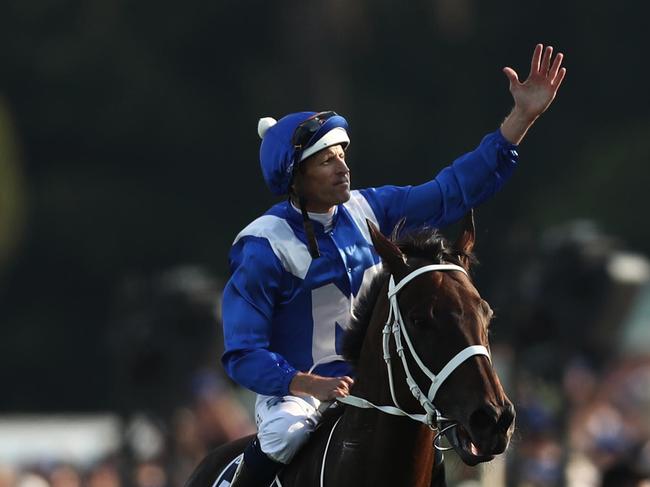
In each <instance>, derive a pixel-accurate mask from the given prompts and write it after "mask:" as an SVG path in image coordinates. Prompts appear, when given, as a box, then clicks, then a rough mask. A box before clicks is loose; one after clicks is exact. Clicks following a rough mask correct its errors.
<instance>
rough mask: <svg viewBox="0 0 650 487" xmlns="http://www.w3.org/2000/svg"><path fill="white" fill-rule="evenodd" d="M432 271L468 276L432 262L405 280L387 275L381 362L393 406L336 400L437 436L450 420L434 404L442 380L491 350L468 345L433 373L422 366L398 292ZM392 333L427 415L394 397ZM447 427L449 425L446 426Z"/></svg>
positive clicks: (456, 268)
mask: <svg viewBox="0 0 650 487" xmlns="http://www.w3.org/2000/svg"><path fill="white" fill-rule="evenodd" d="M433 271H459V272H462V273H463V274H465V275H467V271H466V270H465V269H464V268H463V267H461V266H458V265H453V264H433V265H427V266H424V267H420V268H419V269H416V270H415V271H413V272H411V273H410V274H408V275H407V276H406V277H405V278H404V279H402V280H401V281H400V282H398V283H397V284H395V279H394V278H393V276H392V275H391V276H390V281H389V284H388V299H389V302H390V311H389V313H388V319H387V320H386V325H385V326H384V329H383V351H384V362H386V367H387V370H388V382H389V384H390V394H391V397H392V399H393V403H394V406H377V405H375V404H373V403H371V402H370V401H368V400H366V399H363V398H361V397H357V396H347V397H343V398H338V399H337V401H339V402H342V403H344V404H349V405H350V406H355V407H360V408H375V409H379V410H380V411H383V412H385V413H388V414H393V415H396V416H408V417H409V418H412V419H414V420H416V421H420V422H422V423H424V424H426V425H427V426H429V427H430V428H431V429H434V430H438V431H439V433H438V435H440V434H441V433H442V431H441V429H440V428H441V425H440V423H441V422H444V421H450V419H449V418H445V417H444V416H443V415H442V414H441V413H440V411H438V409H436V407H435V406H434V404H433V401H434V399H435V397H436V393H437V392H438V389H440V386H441V385H442V383H443V382H444V381H445V379H447V377H449V375H450V374H451V373H452V372H453V371H454V370H456V368H458V366H459V365H460V364H462V363H463V362H465V360H467V359H468V358H470V357H473V356H474V355H485V356H486V357H487V358H488V360H490V361H491V358H490V353H489V352H488V350H487V348H485V347H484V346H483V345H470V346H468V347H467V348H465V349H463V350H461V351H460V352H458V353H457V354H456V355H455V356H454V357H453V358H452V359H451V360H450V361H449V362H447V365H445V366H444V367H443V368H442V370H441V371H440V372H439V373H438V374H434V373H433V372H431V370H429V368H428V367H427V366H426V365H424V363H423V362H422V360H421V359H420V357H419V356H418V354H417V352H416V351H415V348H414V347H413V343H412V342H411V338H410V337H409V334H408V331H407V330H406V326H405V325H404V319H403V318H402V313H401V312H400V309H399V304H398V303H397V293H398V292H399V291H400V290H401V289H402V288H403V287H404V286H405V285H406V284H408V283H409V282H410V281H412V280H413V279H415V278H416V277H417V276H419V275H421V274H424V273H425V272H433ZM391 334H392V335H393V337H394V339H395V347H396V350H397V354H398V355H399V356H400V358H401V359H402V364H403V366H404V371H405V373H406V383H407V385H408V387H409V390H410V391H411V394H413V396H414V397H415V398H416V399H417V400H418V402H419V403H420V404H421V405H422V407H423V408H424V410H425V413H426V414H410V413H407V412H406V411H404V410H402V408H401V407H400V405H399V403H398V402H397V398H396V395H395V388H394V386H393V372H392V367H391V353H390V346H389V345H390V336H391ZM402 335H404V338H405V340H406V345H407V346H408V349H409V351H410V353H411V355H412V356H413V359H414V360H415V362H416V363H417V365H418V367H419V368H420V370H421V371H422V372H423V373H424V374H425V375H426V376H427V377H428V378H429V379H430V380H431V386H430V387H429V389H428V392H427V394H424V393H423V392H422V389H421V388H420V386H419V385H418V384H417V383H416V382H415V380H414V379H413V376H412V375H411V371H410V370H409V366H408V362H407V361H406V354H405V353H404V346H403V344H402ZM448 427H449V426H448ZM445 429H446V428H445Z"/></svg>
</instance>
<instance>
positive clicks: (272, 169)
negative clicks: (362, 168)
mask: <svg viewBox="0 0 650 487" xmlns="http://www.w3.org/2000/svg"><path fill="white" fill-rule="evenodd" d="M552 57H553V55H552V48H550V47H547V48H546V50H543V47H542V46H541V45H538V46H537V47H536V48H535V52H534V54H533V61H532V67H531V74H530V75H529V78H528V79H527V80H526V81H525V82H523V83H520V82H519V80H518V78H517V74H516V73H515V72H514V70H512V69H511V68H505V69H504V72H505V74H506V76H507V77H508V78H509V80H510V91H511V92H512V95H513V98H514V101H515V106H514V108H513V110H512V112H511V113H510V115H508V117H507V118H506V119H505V120H504V122H503V123H502V125H501V127H500V129H498V130H496V131H495V132H493V133H490V134H488V135H487V136H485V137H484V138H483V140H482V141H481V143H480V144H479V146H478V147H477V148H476V149H475V150H473V151H471V152H469V153H467V154H465V155H463V156H461V157H459V158H458V159H456V160H455V161H454V162H453V163H452V164H451V165H450V166H448V167H446V168H445V169H443V170H442V171H441V172H440V173H439V174H438V175H437V176H436V177H435V178H434V179H433V180H431V181H429V182H427V183H424V184H421V185H418V186H406V187H396V186H383V187H379V188H369V189H362V190H351V189H350V171H349V169H348V166H347V164H346V161H345V150H346V148H347V147H348V145H349V143H350V138H349V134H348V122H347V121H346V120H345V118H343V117H342V116H340V115H338V114H336V113H335V112H331V111H328V112H318V113H316V112H299V113H292V114H290V115H287V116H285V117H283V118H281V119H280V120H279V121H277V122H276V121H275V120H274V119H272V118H263V119H261V120H260V121H259V124H258V133H259V136H260V137H261V138H262V144H261V149H260V162H261V167H262V172H263V175H264V179H265V181H266V183H267V185H268V187H269V189H270V190H271V191H272V192H273V193H274V194H276V195H286V196H288V198H287V199H286V200H285V201H283V202H281V203H278V204H276V205H274V206H273V207H271V208H270V209H269V210H268V211H267V212H266V213H265V214H264V215H262V216H261V217H259V218H257V219H256V220H254V221H253V222H252V223H251V224H249V225H248V226H247V227H246V228H244V229H243V230H242V231H241V232H240V233H239V235H237V237H236V238H235V241H234V243H233V246H232V249H231V252H230V258H229V264H230V269H231V277H230V280H229V281H228V283H227V284H226V287H225V289H224V294H223V326H224V338H225V347H226V351H225V353H224V355H223V358H222V362H223V365H224V367H225V369H226V371H227V373H228V375H229V376H230V377H231V378H232V379H233V380H234V381H235V382H237V383H239V384H240V385H242V386H244V387H246V388H248V389H250V390H252V391H254V392H256V393H257V399H256V404H255V416H256V422H257V427H258V434H257V437H256V439H255V441H254V442H253V443H252V444H251V445H249V446H248V447H247V448H246V450H245V452H244V459H243V461H242V462H241V464H240V465H239V467H238V469H237V472H236V474H235V479H234V480H233V484H232V485H233V486H235V487H248V486H259V487H262V486H268V485H269V484H270V483H271V482H272V480H273V478H274V477H275V475H276V473H277V471H278V470H279V469H280V468H281V467H282V466H283V465H286V464H288V463H289V462H290V461H291V459H292V458H293V456H294V455H295V453H296V452H297V451H298V449H299V448H300V447H301V446H302V445H303V444H304V443H305V441H306V440H307V438H308V437H309V435H310V433H311V432H312V431H313V430H314V428H315V427H316V425H317V424H318V421H319V419H320V416H321V413H320V411H319V406H320V405H321V402H324V401H331V400H333V399H335V398H337V397H344V396H346V395H347V394H348V393H349V390H350V388H351V387H352V384H353V379H352V378H351V376H352V370H351V368H350V366H349V364H347V363H346V362H345V361H343V359H342V357H341V356H340V345H341V337H342V335H343V333H344V330H345V329H346V326H347V324H348V321H349V319H350V311H351V306H352V300H353V299H354V297H355V296H356V295H357V293H358V292H359V289H360V288H361V286H362V284H363V283H364V282H366V281H367V280H369V279H371V278H372V276H373V275H374V274H375V273H376V272H377V271H378V264H379V261H380V259H379V257H378V255H377V254H376V253H375V251H374V248H373V246H372V243H371V240H370V236H369V232H368V229H367V224H366V219H368V220H370V221H372V222H374V223H375V224H376V225H377V226H378V227H379V228H380V230H381V231H382V232H383V233H385V234H387V233H390V232H391V230H392V228H393V226H394V225H395V224H396V223H397V222H398V221H399V220H400V219H401V218H403V217H405V218H406V227H407V228H408V227H416V226H420V225H423V224H427V225H430V226H433V227H444V226H446V225H449V224H451V223H453V222H455V221H457V220H458V219H460V218H461V217H462V216H463V215H465V214H466V213H467V212H468V211H469V210H470V209H471V208H473V207H474V206H476V205H478V204H480V203H481V202H483V201H485V200H486V199H487V198H489V197H490V196H492V195H493V194H494V193H496V192H497V191H498V190H499V189H500V188H501V187H502V186H503V184H504V183H505V182H506V181H507V180H508V179H509V178H510V176H511V174H512V172H513V170H514V168H515V166H516V165H517V160H518V154H517V150H516V146H517V145H518V144H519V143H520V142H521V140H522V139H523V137H524V135H525V134H526V131H527V130H528V128H530V126H531V125H532V124H533V122H534V121H535V119H536V118H537V117H538V116H539V115H540V114H541V113H543V112H544V111H545V110H546V108H547V107H548V106H549V105H550V103H551V102H552V100H553V98H554V97H555V93H556V92H557V89H558V88H559V85H560V83H561V81H562V79H563V78H564V73H565V70H564V68H562V69H560V64H561V61H562V54H558V55H557V56H555V60H554V61H553V62H552V63H551V61H552ZM312 369H313V370H312Z"/></svg>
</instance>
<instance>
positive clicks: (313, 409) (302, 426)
mask: <svg viewBox="0 0 650 487" xmlns="http://www.w3.org/2000/svg"><path fill="white" fill-rule="evenodd" d="M320 405H321V401H319V400H318V399H316V398H315V397H312V396H284V397H275V396H262V395H261V394H260V395H258V396H257V400H256V401H255V422H256V423H257V437H258V438H259V442H260V448H261V449H262V451H263V452H264V453H265V454H266V455H267V456H268V457H269V458H270V459H271V460H275V461H276V462H280V463H284V464H285V465H286V464H288V463H289V462H290V461H291V459H292V458H293V457H294V455H295V454H296V453H297V452H298V450H300V447H301V446H303V445H304V444H305V442H306V441H307V438H309V435H310V434H311V433H312V431H314V429H315V428H316V425H317V424H318V423H319V421H320V420H321V417H322V415H321V413H320V411H319V409H318V408H319V406H320Z"/></svg>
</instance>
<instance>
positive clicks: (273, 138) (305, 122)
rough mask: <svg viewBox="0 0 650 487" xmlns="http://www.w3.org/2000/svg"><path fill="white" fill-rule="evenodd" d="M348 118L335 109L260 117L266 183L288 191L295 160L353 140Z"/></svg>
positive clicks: (279, 192) (278, 191)
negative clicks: (350, 136)
mask: <svg viewBox="0 0 650 487" xmlns="http://www.w3.org/2000/svg"><path fill="white" fill-rule="evenodd" d="M347 130H348V122H347V121H346V120H345V118H343V117H341V116H340V115H337V114H336V113H335V112H298V113H291V114H289V115H287V116H285V117H283V118H281V119H280V120H278V121H276V120H275V119H273V118H271V117H265V118H261V119H260V120H259V122H258V125H257V133H258V134H259V136H260V137H261V138H262V144H261V146H260V164H261V166H262V174H263V175H264V180H265V181H266V184H267V186H268V187H269V189H270V190H271V191H272V192H273V194H276V195H284V194H287V193H288V192H289V185H290V184H291V178H292V176H293V171H294V167H295V166H296V163H300V162H301V161H303V160H305V159H306V158H307V157H309V156H311V155H312V154H315V153H316V152H318V151H320V150H323V149H326V148H327V147H330V146H333V145H338V144H341V145H342V146H343V148H346V147H347V146H348V144H349V143H350V138H349V137H348V133H347Z"/></svg>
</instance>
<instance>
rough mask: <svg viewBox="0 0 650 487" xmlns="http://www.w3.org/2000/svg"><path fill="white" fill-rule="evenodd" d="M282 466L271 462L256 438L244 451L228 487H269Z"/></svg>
mask: <svg viewBox="0 0 650 487" xmlns="http://www.w3.org/2000/svg"><path fill="white" fill-rule="evenodd" d="M283 466H284V465H283V464H282V463H279V462H276V461H273V460H271V459H270V458H269V457H267V456H266V454H265V453H264V452H263V451H262V449H261V448H260V443H259V440H258V439H257V438H255V440H254V441H253V443H251V444H250V445H248V446H247V447H246V449H245V450H244V458H243V460H242V461H241V463H240V464H239V465H238V467H237V471H236V472H235V476H234V477H233V479H232V483H231V484H230V487H269V486H270V485H271V483H272V482H273V479H275V476H276V475H277V473H278V472H279V471H280V469H281V468H282V467H283Z"/></svg>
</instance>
